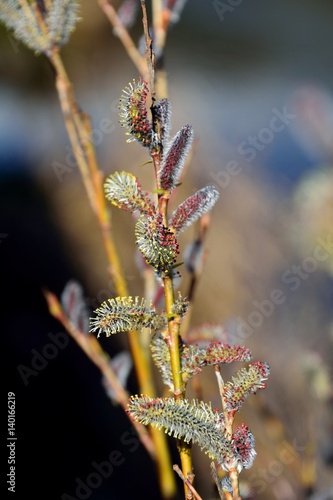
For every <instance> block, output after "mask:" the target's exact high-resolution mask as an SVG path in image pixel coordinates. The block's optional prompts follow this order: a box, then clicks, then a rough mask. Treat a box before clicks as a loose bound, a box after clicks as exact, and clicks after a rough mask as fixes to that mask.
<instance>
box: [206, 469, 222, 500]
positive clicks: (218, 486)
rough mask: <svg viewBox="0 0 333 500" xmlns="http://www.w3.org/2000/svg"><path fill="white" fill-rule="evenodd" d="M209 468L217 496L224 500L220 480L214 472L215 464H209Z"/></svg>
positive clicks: (215, 471)
mask: <svg viewBox="0 0 333 500" xmlns="http://www.w3.org/2000/svg"><path fill="white" fill-rule="evenodd" d="M210 468H211V473H212V478H213V479H214V483H215V484H216V488H217V491H218V494H219V495H220V498H221V499H222V500H224V499H225V495H224V492H223V489H222V485H221V480H220V478H219V475H218V472H217V470H216V465H215V462H211V464H210Z"/></svg>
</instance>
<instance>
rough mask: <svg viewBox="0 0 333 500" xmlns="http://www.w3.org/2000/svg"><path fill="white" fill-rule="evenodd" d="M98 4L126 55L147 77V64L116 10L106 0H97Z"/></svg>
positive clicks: (143, 75)
mask: <svg viewBox="0 0 333 500" xmlns="http://www.w3.org/2000/svg"><path fill="white" fill-rule="evenodd" d="M97 1H98V5H99V6H100V8H101V9H102V11H103V12H104V14H105V15H106V17H107V18H108V19H109V21H110V23H111V24H112V26H113V28H114V30H115V31H116V33H117V36H118V38H119V40H120V41H121V43H122V44H123V46H124V48H125V50H126V52H127V54H128V56H129V57H130V59H131V60H132V62H133V63H134V65H135V67H136V68H137V70H138V72H139V74H140V75H142V77H143V78H144V79H146V77H147V66H146V63H145V60H144V58H143V57H142V56H141V54H140V52H139V51H138V49H137V47H136V45H135V43H134V42H133V40H132V38H131V36H130V35H129V33H128V31H127V29H126V28H125V26H124V25H123V23H122V22H121V20H120V19H119V16H118V15H117V12H116V10H115V8H114V7H113V5H111V4H110V3H109V2H108V1H107V0H97Z"/></svg>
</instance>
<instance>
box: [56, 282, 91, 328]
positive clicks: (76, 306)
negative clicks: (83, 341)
mask: <svg viewBox="0 0 333 500" xmlns="http://www.w3.org/2000/svg"><path fill="white" fill-rule="evenodd" d="M61 305H62V308H63V310H64V312H65V314H66V316H67V317H68V319H69V320H70V322H71V323H72V324H73V326H74V327H75V328H77V329H78V330H80V332H82V333H86V334H87V333H88V330H89V317H88V316H89V315H88V311H87V307H86V303H85V300H84V294H83V288H82V286H81V285H80V283H78V282H77V281H75V280H70V281H68V282H67V283H66V286H65V288H64V290H63V292H62V294H61Z"/></svg>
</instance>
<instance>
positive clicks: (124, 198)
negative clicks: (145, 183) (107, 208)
mask: <svg viewBox="0 0 333 500" xmlns="http://www.w3.org/2000/svg"><path fill="white" fill-rule="evenodd" d="M104 190H105V196H106V198H107V199H108V200H110V201H111V203H112V204H113V205H115V206H116V207H118V208H122V209H123V210H129V211H131V212H134V211H135V210H138V211H139V212H140V213H141V214H145V215H153V214H154V213H155V207H154V204H153V202H152V201H151V199H150V198H149V195H148V193H146V192H145V191H142V190H141V185H140V183H139V181H138V180H137V178H136V177H135V176H134V175H132V174H129V173H128V172H124V171H123V172H120V173H119V172H115V173H114V174H112V175H110V176H109V177H108V179H106V181H105V183H104Z"/></svg>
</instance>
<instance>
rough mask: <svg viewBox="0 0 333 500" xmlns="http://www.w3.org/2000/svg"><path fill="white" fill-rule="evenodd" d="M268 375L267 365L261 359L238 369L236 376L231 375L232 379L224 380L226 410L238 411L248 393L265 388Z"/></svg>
mask: <svg viewBox="0 0 333 500" xmlns="http://www.w3.org/2000/svg"><path fill="white" fill-rule="evenodd" d="M268 376H269V365H268V363H262V362H261V361H257V362H255V363H252V364H251V365H249V368H248V369H245V368H243V369H241V370H239V371H238V372H237V374H236V376H235V377H232V381H229V382H226V383H225V385H224V388H223V398H224V400H225V403H226V407H227V409H228V411H230V412H236V411H238V410H239V409H240V407H241V406H242V404H243V403H244V401H245V399H246V398H247V397H248V396H249V395H250V394H255V393H256V392H257V391H258V390H259V389H265V387H266V384H265V381H266V380H267V379H268Z"/></svg>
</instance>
